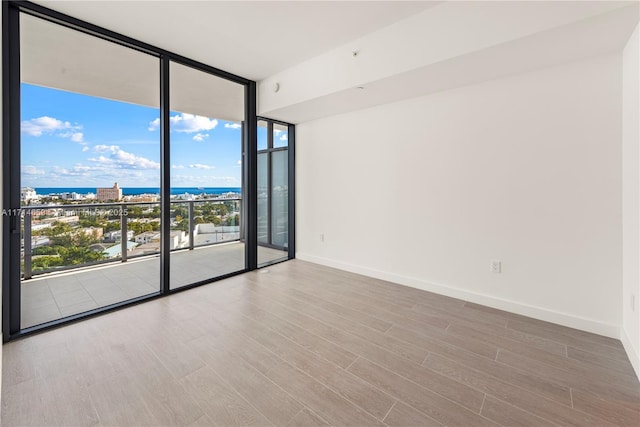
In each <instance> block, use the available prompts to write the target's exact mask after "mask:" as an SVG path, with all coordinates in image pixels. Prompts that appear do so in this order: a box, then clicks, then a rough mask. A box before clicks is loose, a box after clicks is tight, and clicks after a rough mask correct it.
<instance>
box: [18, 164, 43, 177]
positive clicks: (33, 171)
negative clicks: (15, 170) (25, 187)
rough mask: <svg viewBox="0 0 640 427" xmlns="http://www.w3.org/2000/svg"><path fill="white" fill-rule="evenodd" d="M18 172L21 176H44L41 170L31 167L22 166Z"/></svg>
mask: <svg viewBox="0 0 640 427" xmlns="http://www.w3.org/2000/svg"><path fill="white" fill-rule="evenodd" d="M20 171H21V172H22V174H23V175H44V171H43V170H42V169H38V168H37V167H35V166H33V165H24V166H22V167H21V168H20Z"/></svg>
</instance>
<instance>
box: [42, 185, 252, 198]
mask: <svg viewBox="0 0 640 427" xmlns="http://www.w3.org/2000/svg"><path fill="white" fill-rule="evenodd" d="M34 190H36V193H37V194H38V195H47V194H60V193H78V194H87V193H93V194H95V193H96V188H95V187H57V188H56V187H36V188H34ZM241 190H242V189H241V188H240V187H173V188H172V189H171V194H176V195H177V194H184V193H189V194H224V193H241V192H242V191H241ZM140 194H160V188H158V187H122V195H123V196H137V195H140Z"/></svg>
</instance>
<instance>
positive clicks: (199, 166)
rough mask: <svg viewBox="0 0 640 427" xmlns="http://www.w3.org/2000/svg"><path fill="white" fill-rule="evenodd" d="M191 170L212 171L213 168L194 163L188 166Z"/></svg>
mask: <svg viewBox="0 0 640 427" xmlns="http://www.w3.org/2000/svg"><path fill="white" fill-rule="evenodd" d="M189 167H190V168H191V169H214V168H215V166H209V165H203V164H202V163H195V164H193V165H189Z"/></svg>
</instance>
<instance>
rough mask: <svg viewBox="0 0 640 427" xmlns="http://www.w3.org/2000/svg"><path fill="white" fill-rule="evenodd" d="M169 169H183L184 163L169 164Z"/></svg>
mask: <svg viewBox="0 0 640 427" xmlns="http://www.w3.org/2000/svg"><path fill="white" fill-rule="evenodd" d="M171 169H184V165H171Z"/></svg>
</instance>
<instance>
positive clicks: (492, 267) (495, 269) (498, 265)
mask: <svg viewBox="0 0 640 427" xmlns="http://www.w3.org/2000/svg"><path fill="white" fill-rule="evenodd" d="M489 271H490V272H491V273H502V261H499V260H497V259H492V260H491V264H489Z"/></svg>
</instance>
